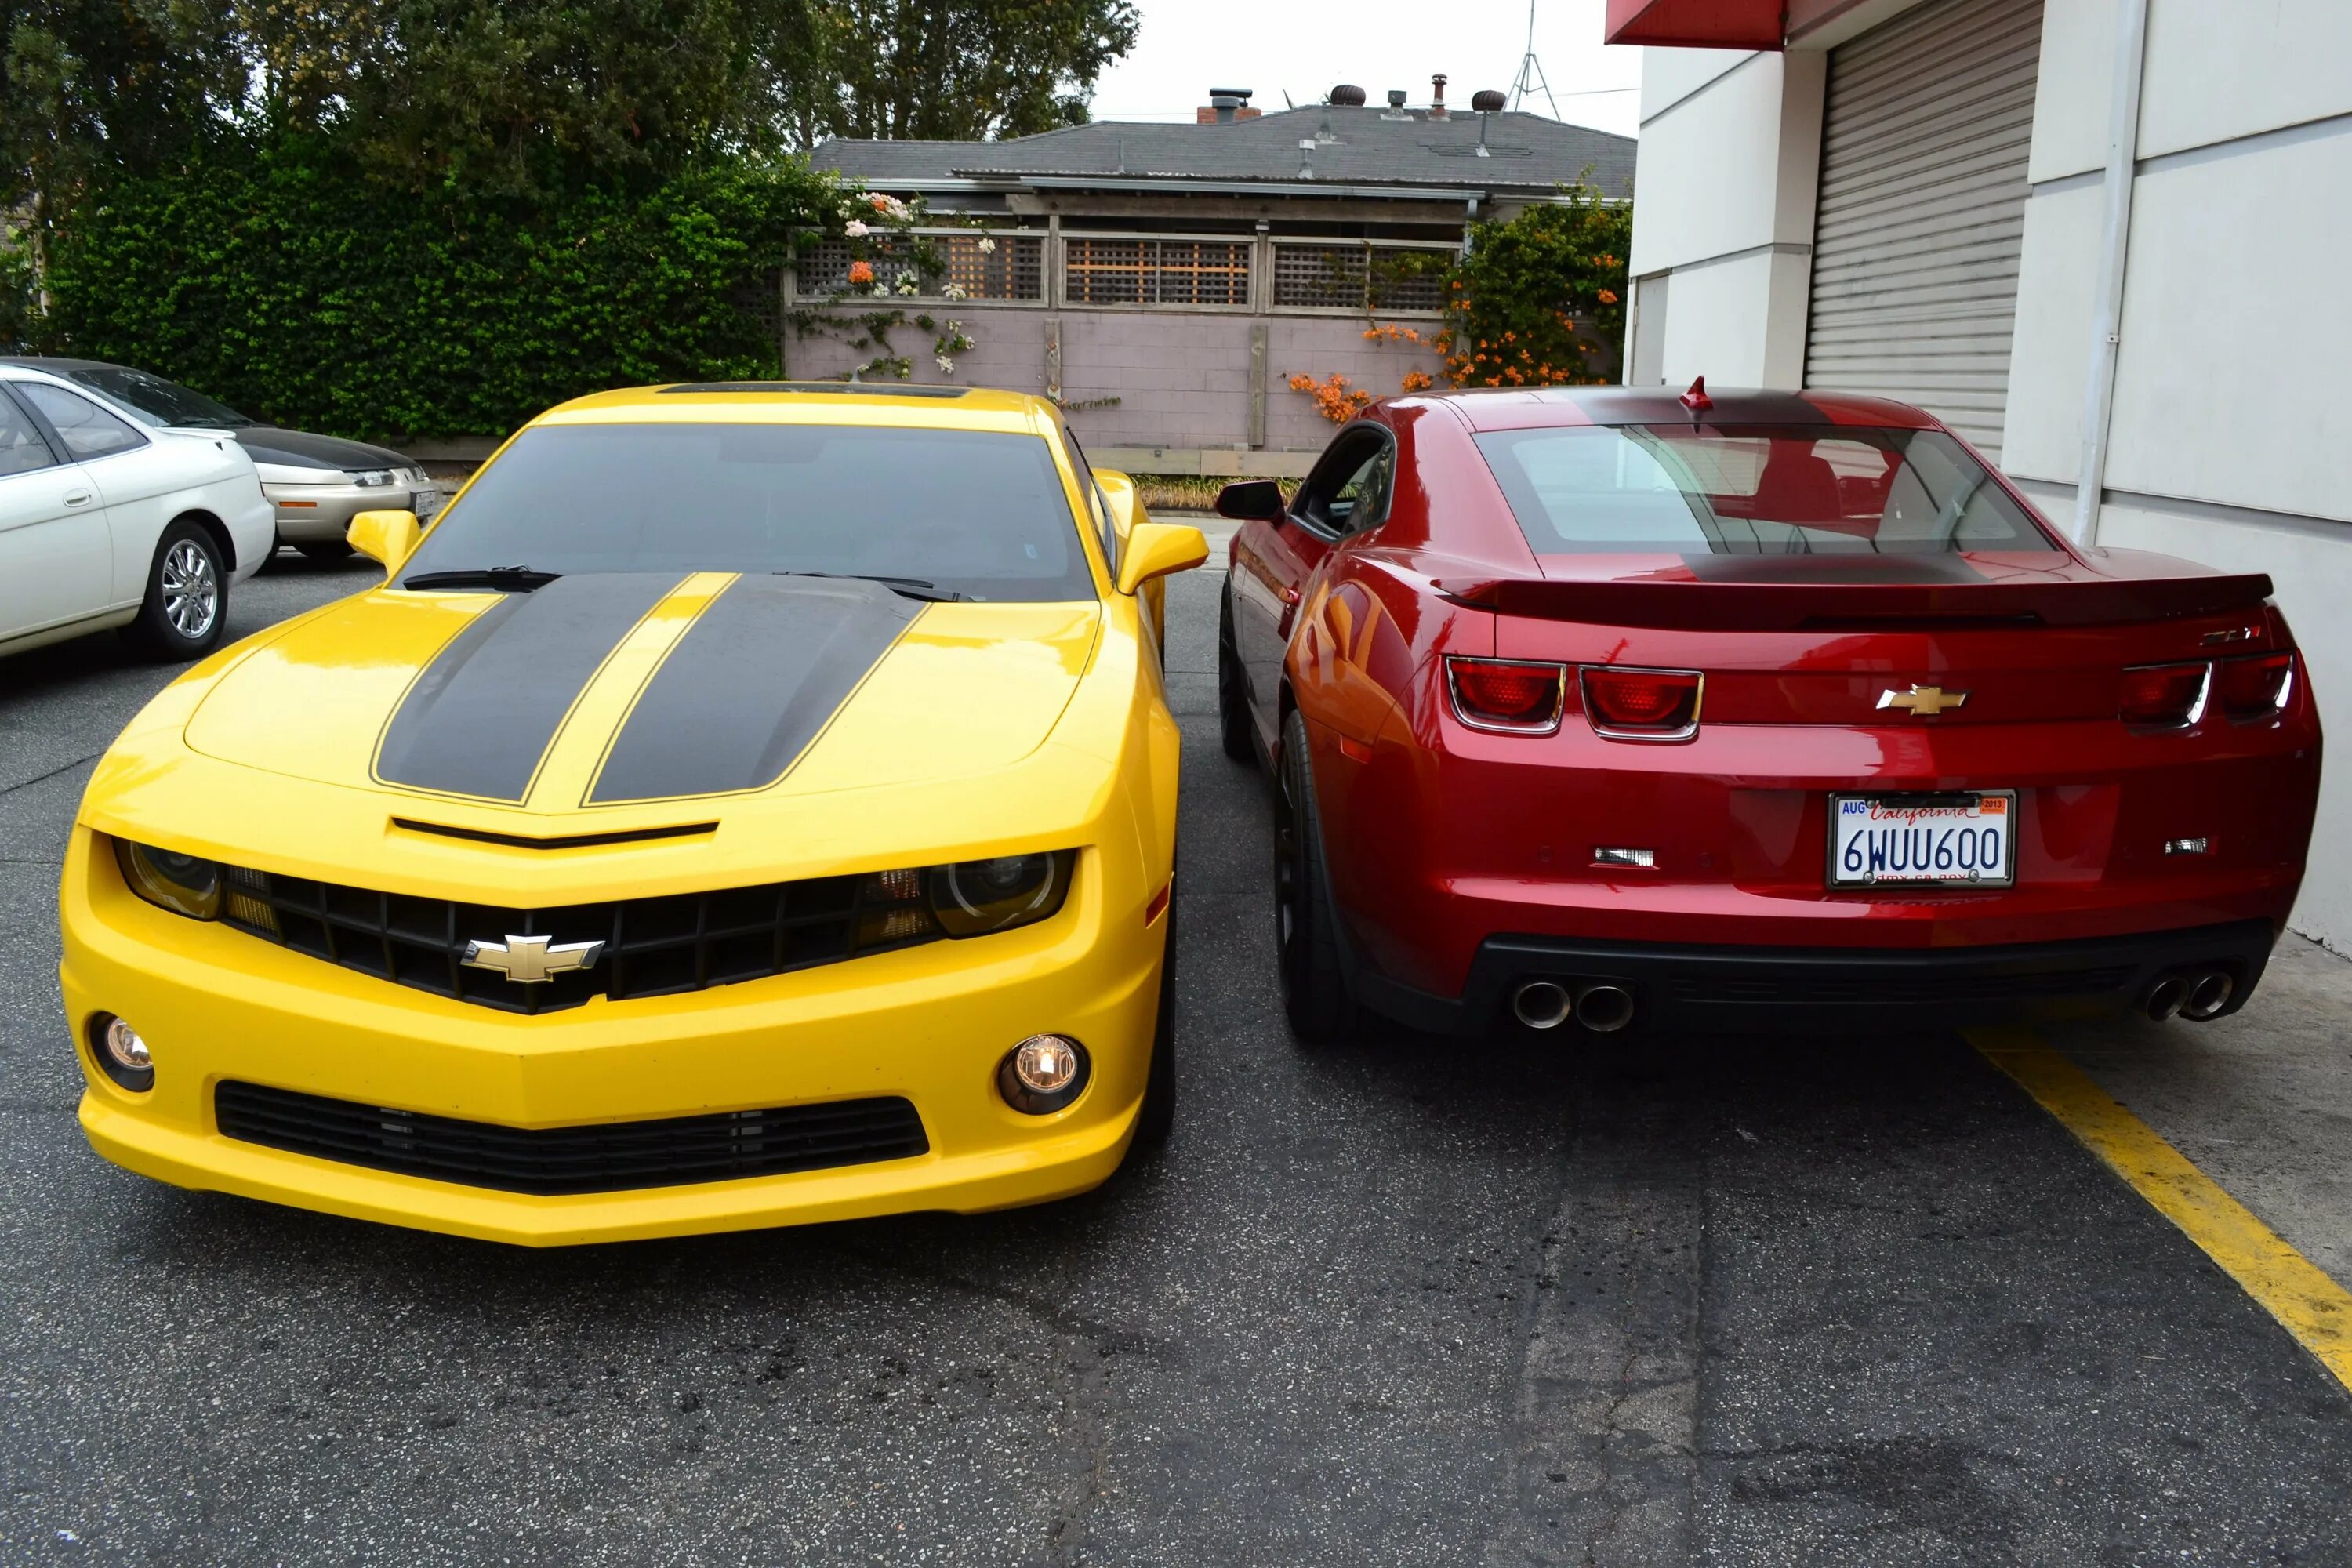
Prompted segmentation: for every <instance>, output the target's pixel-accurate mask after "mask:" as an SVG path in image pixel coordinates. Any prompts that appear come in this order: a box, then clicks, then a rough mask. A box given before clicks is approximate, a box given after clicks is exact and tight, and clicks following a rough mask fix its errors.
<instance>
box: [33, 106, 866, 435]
mask: <svg viewBox="0 0 2352 1568" xmlns="http://www.w3.org/2000/svg"><path fill="white" fill-rule="evenodd" d="M832 192H833V185H832V183H831V182H830V181H829V180H828V179H826V178H825V177H824V176H820V175H818V174H813V173H812V172H810V171H809V170H808V168H807V167H806V165H805V164H803V163H782V164H776V165H766V166H756V167H755V166H751V165H749V164H744V163H723V164H719V165H716V166H712V167H707V168H701V169H694V170H689V171H688V173H685V174H680V175H677V176H676V177H673V178H671V179H669V180H668V181H667V182H666V183H664V184H660V185H658V186H656V187H655V188H653V189H652V190H651V191H649V192H644V193H635V192H626V191H621V190H596V189H589V190H584V191H580V192H576V193H572V194H568V195H559V196H550V197H540V198H535V199H515V198H508V199H504V200H500V199H494V198H485V197H483V196H480V195H468V194H467V193H465V192H462V191H459V190H456V189H453V188H437V189H428V190H426V191H425V192H422V193H407V192H402V191H397V190H394V189H389V188H387V187H385V186H383V184H379V183H377V182H374V181H372V180H370V179H367V178H366V177H364V176H363V175H362V174H360V173H359V172H358V171H357V170H356V169H354V168H353V167H352V166H351V163H350V162H349V160H348V159H346V158H344V157H343V156H342V155H341V154H340V153H338V152H337V150H336V149H335V148H334V146H333V145H332V143H331V142H321V141H320V140H317V139H299V140H292V141H288V142H279V143H278V144H275V145H264V146H261V147H258V148H249V147H244V146H236V145H232V146H228V147H225V148H222V149H220V150H218V151H216V152H214V153H208V154H206V155H205V156H204V157H202V158H200V159H199V160H197V161H195V162H194V163H193V164H192V165H191V166H190V167H187V168H185V169H184V170H181V171H177V172H175V173H173V174H171V175H169V176H158V177H153V178H148V179H142V180H130V181H122V182H118V183H116V184H112V185H111V186H110V188H108V189H107V190H106V191H105V192H104V193H103V195H102V196H101V197H100V200H98V201H97V202H95V203H93V204H92V205H90V206H89V208H87V209H85V211H84V213H83V214H82V215H81V216H79V218H78V219H77V221H76V223H75V225H74V226H72V227H71V228H70V229H69V230H68V232H67V233H66V234H65V235H64V236H63V237H61V238H60V240H59V241H58V245H57V247H56V253H55V255H54V257H53V258H52V264H51V267H50V270H49V274H48V279H47V281H48V285H49V289H50V291H51V294H52V297H53V301H54V302H53V305H52V308H51V310H50V312H49V314H48V316H47V320H46V321H44V322H43V323H42V324H41V330H42V335H43V337H44V339H45V340H46V341H47V343H48V344H49V345H50V346H52V347H54V348H57V349H58V350H60V351H61V352H70V353H77V354H83V355H87V356H89V357H91V358H96V359H109V360H116V361H120V362H121V363H126V364H136V365H140V366H142V367H144V368H147V369H150V370H153V371H156V372H158V373H159V374H163V375H167V376H170V377H172V378H173V379H174V380H177V381H182V382H185V383H186V384H189V385H191V386H194V387H197V388H199V389H201V390H203V391H205V392H208V393H211V394H213V395H215V396H217V397H220V398H223V399H225V400H226V401H227V402H229V403H232V404H235V405H237V406H238V407H240V408H243V409H245V410H246V411H247V413H250V414H252V415H254V416H257V417H261V418H266V419H269V420H273V421H276V422H278V423H281V424H285V425H290V426H299V427H301V428H305V429H312V430H322V431H328V432H331V433H335V434H341V435H346V436H352V437H361V438H363V439H373V440H380V441H391V442H395V443H397V442H401V441H413V440H418V439H433V438H436V437H458V436H483V435H497V434H500V433H503V432H505V431H507V430H509V429H512V428H513V427H514V426H516V425H518V424H520V422H521V421H523V420H525V419H527V418H529V417H530V416H532V415H534V414H536V413H538V412H540V411H541V409H543V408H545V407H547V406H548V405H551V404H554V403H559V402H562V400H564V399H565V398H568V397H575V396H578V395H581V394H583V393H586V392H593V391H596V390H599V389H601V388H604V387H610V386H622V385H630V384H642V383H646V382H660V381H678V380H695V379H719V378H726V377H740V376H757V375H762V374H770V375H772V374H774V373H775V370H776V344H775V338H774V335H773V326H772V317H771V318H769V320H768V321H765V322H763V321H762V319H761V314H760V312H759V310H758V306H757V305H756V304H754V303H751V302H752V301H755V300H759V299H760V298H761V291H762V290H763V289H767V288H772V286H773V278H774V275H775V271H776V269H777V268H779V267H781V266H782V263H783V261H784V260H785V258H787V256H788V255H789V253H790V247H791V245H792V243H793V236H794V235H795V234H805V233H806V232H808V230H809V229H810V228H811V227H812V226H814V225H815V224H816V223H818V222H819V220H820V215H823V216H825V217H831V216H835V213H834V212H833V210H832V209H833V208H834V206H835V203H836V201H837V197H835V195H833V194H832ZM747 305H748V306H749V308H747Z"/></svg>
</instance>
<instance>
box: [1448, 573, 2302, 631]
mask: <svg viewBox="0 0 2352 1568" xmlns="http://www.w3.org/2000/svg"><path fill="white" fill-rule="evenodd" d="M1435 586H1436V588H1437V591H1438V592H1439V593H1441V594H1443V595H1445V596H1446V597H1447V598H1449V599H1452V600H1454V602H1455V603H1457V604H1464V605H1476V606H1478V607H1480V608H1483V609H1489V610H1494V611H1496V612H1499V613H1501V614H1503V615H1510V616H1538V617H1542V618H1544V619H1549V620H1562V621H1587V622H1591V623H1593V624H1595V625H1601V626H1654V627H1662V628H1667V629H1673V630H1682V631H1808V630H1823V631H1835V630H1842V629H1851V630H1880V629H1885V630H1896V629H1900V628H1902V627H1905V626H1920V627H1923V628H1933V627H1943V628H1947V629H1952V630H1958V629H1962V628H1965V627H1970V626H1986V627H1993V626H2116V625H2125V624H2129V623H2133V622H2142V621H2166V620H2185V619H2188V618H2190V617H2192V616H2220V615H2230V614H2242V613H2246V612H2249V611H2252V610H2256V609H2259V608H2261V607H2262V605H2263V601H2265V600H2267V599H2268V598H2269V597H2270V595H2271V580H2270V578H2269V577H2268V576H2266V575H2264V574H2262V573H2259V572H2252V573H2243V574H2233V575H2228V576H2211V577H2148V578H2136V579H2133V578H2126V579H2116V578H2097V579H2092V580H2088V581H2084V580H2074V581H2069V580H2064V579H2060V580H2055V581H2047V582H2036V583H2017V582H2009V583H1981V584H1975V583H1971V584H1955V583H1932V584H1896V583H1708V582H1640V581H1633V582H1624V581H1620V582H1613V583H1579V582H1559V581H1551V580H1547V579H1542V578H1485V579H1475V580H1474V579H1467V578H1455V579H1449V580H1444V581H1440V582H1438V583H1437V584H1435Z"/></svg>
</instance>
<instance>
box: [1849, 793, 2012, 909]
mask: <svg viewBox="0 0 2352 1568" xmlns="http://www.w3.org/2000/svg"><path fill="white" fill-rule="evenodd" d="M2016 824H2017V795H2016V793H2015V792H2014V791H2011V790H1996V791H1971V792H1969V794H1966V795H1932V796H1927V797H1922V796H1919V795H1832V796H1830V886H1831V887H1832V888H1877V887H1885V886H1887V885H1888V884H1890V883H1896V884H1907V885H1910V886H1914V887H1916V886H1922V885H1927V886H1941V885H1944V884H1948V883H1957V884H1958V885H1959V886H1961V887H1972V888H2006V887H2008V886H2009V885H2010V882H2011V880H2012V879H2013V878H2014V876H2015V873H2016V868H2017V838H2016Z"/></svg>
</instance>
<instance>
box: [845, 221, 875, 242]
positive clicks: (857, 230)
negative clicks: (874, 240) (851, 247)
mask: <svg viewBox="0 0 2352 1568" xmlns="http://www.w3.org/2000/svg"><path fill="white" fill-rule="evenodd" d="M841 232H842V233H844V234H845V235H847V236H848V237H850V238H852V239H864V238H865V237H866V236H867V235H869V234H871V233H873V232H874V231H873V230H872V229H870V228H867V227H866V226H865V225H864V224H862V223H860V222H858V221H857V220H856V218H851V219H850V220H849V221H848V222H847V223H846V224H845V225H843V226H842V230H841Z"/></svg>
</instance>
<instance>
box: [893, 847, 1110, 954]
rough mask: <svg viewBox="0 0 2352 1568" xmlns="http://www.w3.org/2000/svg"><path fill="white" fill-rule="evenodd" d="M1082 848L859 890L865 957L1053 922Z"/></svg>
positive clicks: (922, 871)
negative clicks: (902, 946)
mask: <svg viewBox="0 0 2352 1568" xmlns="http://www.w3.org/2000/svg"><path fill="white" fill-rule="evenodd" d="M1077 858H1078V852H1077V851H1076V850H1075V849H1052V850H1046V851H1044V852H1042V853H1039V854H1034V855H999V856H996V857H995V858H992V859H987V860H959V861H958V862H956V863H955V864H954V865H952V866H931V867H927V868H919V869H915V870H907V871H877V872H875V873H874V874H873V875H872V876H870V877H867V878H866V879H865V880H864V881H863V882H861V883H860V884H859V885H858V889H857V922H856V926H857V929H856V938H855V945H856V948H857V949H858V951H860V952H866V951H869V950H871V949H874V948H877V947H895V946H898V944H899V943H901V942H920V941H924V940H926V939H929V938H932V937H941V936H954V937H964V936H986V935H988V934H989V933H990V932H992V931H1011V930H1013V928H1014V927H1016V926H1025V925H1034V924H1035V923H1036V922H1037V921H1042V920H1047V919H1050V918H1051V917H1052V916H1053V915H1054V914H1055V913H1056V912H1057V911H1059V910H1060V909H1061V907H1062V902H1063V900H1066V899H1067V898H1068V897H1069V896H1070V873H1071V870H1072V868H1074V867H1075V866H1076V864H1077Z"/></svg>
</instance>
